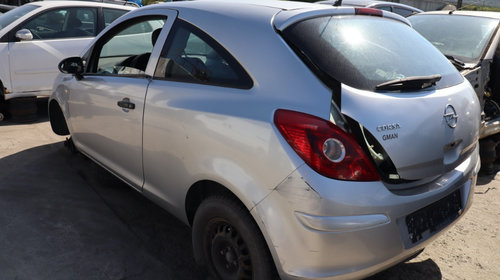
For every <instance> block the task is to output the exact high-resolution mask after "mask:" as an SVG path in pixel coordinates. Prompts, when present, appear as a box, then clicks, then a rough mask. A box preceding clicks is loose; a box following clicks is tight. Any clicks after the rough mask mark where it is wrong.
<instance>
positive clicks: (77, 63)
mask: <svg viewBox="0 0 500 280" xmlns="http://www.w3.org/2000/svg"><path fill="white" fill-rule="evenodd" d="M57 67H58V68H59V71H61V73H64V74H73V75H75V76H76V77H77V78H81V74H82V73H83V60H82V58H81V57H78V56H74V57H68V58H66V59H63V60H62V61H61V62H59V65H58V66H57Z"/></svg>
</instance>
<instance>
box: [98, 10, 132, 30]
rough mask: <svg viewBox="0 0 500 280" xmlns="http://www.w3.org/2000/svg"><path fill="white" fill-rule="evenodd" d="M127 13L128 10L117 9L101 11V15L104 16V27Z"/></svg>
mask: <svg viewBox="0 0 500 280" xmlns="http://www.w3.org/2000/svg"><path fill="white" fill-rule="evenodd" d="M127 12H129V11H128V10H117V9H107V8H104V9H102V14H103V16H104V26H108V25H110V24H111V23H112V22H113V21H115V20H116V19H117V18H119V17H121V16H123V15H124V14H126V13H127Z"/></svg>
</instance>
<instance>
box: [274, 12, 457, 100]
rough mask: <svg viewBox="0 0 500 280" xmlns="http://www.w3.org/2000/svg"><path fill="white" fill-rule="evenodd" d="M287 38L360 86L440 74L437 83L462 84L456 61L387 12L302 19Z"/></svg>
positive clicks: (325, 68) (324, 68) (317, 63)
mask: <svg viewBox="0 0 500 280" xmlns="http://www.w3.org/2000/svg"><path fill="white" fill-rule="evenodd" d="M283 36H284V37H285V39H286V40H287V41H288V42H289V43H291V45H292V46H293V47H294V48H295V49H296V50H298V52H299V53H300V55H301V56H302V57H303V58H304V56H305V57H306V59H305V61H306V63H312V64H314V67H313V69H314V68H319V69H320V70H321V72H322V74H324V73H326V74H327V75H328V76H329V77H331V78H333V79H335V80H337V81H339V82H341V83H344V84H346V85H349V86H351V87H355V88H358V89H364V90H375V88H376V86H377V85H379V84H382V83H385V82H388V81H393V80H397V79H405V78H409V77H417V76H422V77H423V76H433V75H440V76H441V79H440V80H439V81H438V82H437V83H436V86H437V88H444V87H449V86H453V85H456V84H459V83H461V82H462V81H463V78H462V77H461V76H460V74H459V73H458V72H457V70H456V69H455V68H454V67H453V65H452V64H451V63H450V62H449V61H448V60H447V59H446V58H445V57H444V56H443V55H442V54H441V53H440V52H439V51H438V50H436V48H434V47H433V46H432V45H431V44H430V43H429V42H428V41H427V40H425V39H424V38H423V37H422V36H420V35H419V34H418V33H417V32H415V31H414V30H413V29H412V28H411V27H409V26H408V25H406V24H403V23H401V22H398V21H395V20H392V19H386V18H382V17H371V16H370V17H369V16H354V15H353V16H330V17H319V18H313V19H308V20H305V21H302V22H298V23H296V24H294V25H292V26H290V27H288V28H287V29H285V30H284V31H283Z"/></svg>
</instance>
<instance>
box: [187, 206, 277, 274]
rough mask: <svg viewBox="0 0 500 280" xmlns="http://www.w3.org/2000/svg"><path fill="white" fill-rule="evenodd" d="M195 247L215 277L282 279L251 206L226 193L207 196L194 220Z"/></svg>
mask: <svg viewBox="0 0 500 280" xmlns="http://www.w3.org/2000/svg"><path fill="white" fill-rule="evenodd" d="M193 250H194V254H195V258H196V261H197V263H198V264H199V265H201V266H202V267H204V268H205V269H207V270H208V271H209V273H210V274H211V275H212V276H214V277H215V279H222V280H236V279H237V280H239V279H258V280H261V279H262V280H264V279H269V280H271V279H279V277H278V276H277V273H276V270H275V267H274V262H273V260H272V257H271V254H270V253H269V250H268V248H267V245H266V242H265V240H264V238H263V237H262V234H261V232H260V230H259V228H258V226H257V224H256V223H255V221H254V220H253V218H252V216H251V215H250V213H249V212H248V210H247V209H246V208H245V207H244V206H242V205H241V204H240V203H238V202H236V201H235V200H233V199H231V198H228V197H224V196H213V197H209V198H207V199H205V200H204V201H203V202H202V203H201V204H200V206H199V207H198V209H197V211H196V214H195V217H194V221H193Z"/></svg>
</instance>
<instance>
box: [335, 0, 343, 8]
mask: <svg viewBox="0 0 500 280" xmlns="http://www.w3.org/2000/svg"><path fill="white" fill-rule="evenodd" d="M341 5H342V0H337V1H336V2H335V3H333V6H334V7H338V6H341Z"/></svg>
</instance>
